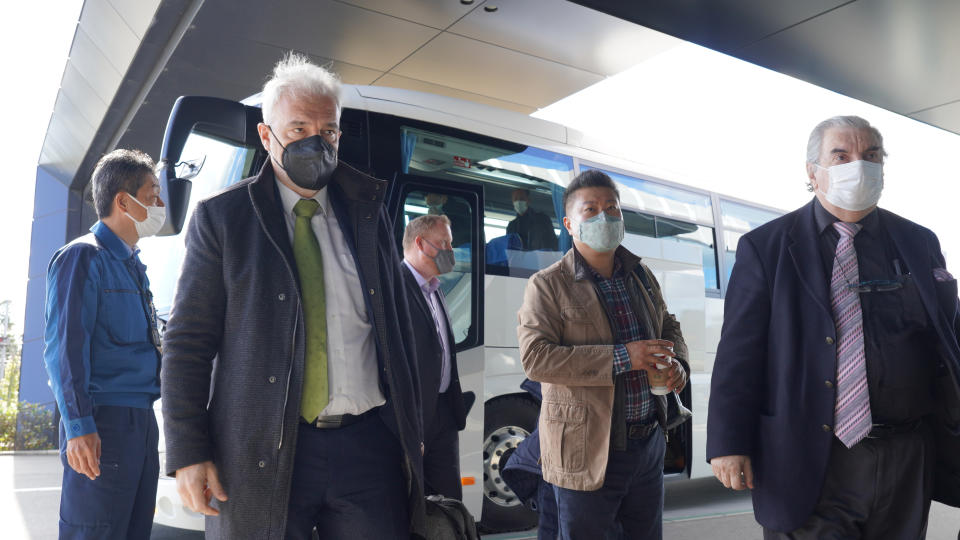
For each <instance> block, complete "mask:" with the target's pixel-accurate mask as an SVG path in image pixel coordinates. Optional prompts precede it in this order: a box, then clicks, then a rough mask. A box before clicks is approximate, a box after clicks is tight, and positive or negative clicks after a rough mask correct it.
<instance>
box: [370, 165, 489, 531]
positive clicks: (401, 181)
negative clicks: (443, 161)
mask: <svg viewBox="0 0 960 540" xmlns="http://www.w3.org/2000/svg"><path fill="white" fill-rule="evenodd" d="M388 205H389V206H388V208H389V211H390V215H391V217H392V219H393V222H394V227H395V238H396V241H397V249H398V251H400V253H401V255H402V252H403V247H402V245H401V240H402V238H403V231H404V229H405V228H406V226H407V224H408V223H410V221H412V220H414V219H416V218H417V217H420V216H423V215H427V214H434V215H445V216H447V218H448V219H450V230H451V233H452V234H453V242H452V244H453V253H454V257H455V260H456V264H455V265H454V268H453V270H452V271H451V272H448V273H446V274H443V275H441V276H440V283H441V285H440V289H441V290H442V291H443V294H444V297H445V298H446V303H447V309H448V315H449V317H450V327H451V330H452V331H453V336H454V340H455V341H456V352H457V371H458V373H459V376H460V385H461V387H462V388H463V391H464V395H465V399H467V401H468V403H467V405H468V406H469V405H471V404H472V406H471V407H470V410H469V414H468V415H467V425H466V429H464V430H463V431H462V432H460V474H461V478H462V480H461V481H462V483H463V497H464V503H465V504H466V505H467V508H468V509H469V510H470V512H471V513H472V514H473V515H474V516H478V517H479V516H480V512H481V504H482V496H483V495H482V491H481V490H482V485H483V471H482V461H483V459H482V456H481V450H482V442H483V441H482V437H483V403H482V396H483V374H484V360H483V318H482V317H481V314H482V313H483V287H482V285H483V267H484V250H483V249H482V247H483V245H484V244H483V236H482V235H483V228H482V226H481V223H482V221H481V219H482V215H483V213H482V209H483V187H482V186H479V185H476V184H467V183H459V182H452V181H449V180H447V179H437V178H427V177H423V176H414V175H408V174H400V175H398V176H397V177H396V178H395V179H394V182H393V183H392V185H391V189H390V195H389V198H388ZM478 397H479V398H480V401H481V403H479V404H476V403H473V401H475V400H476V399H477V398H478Z"/></svg>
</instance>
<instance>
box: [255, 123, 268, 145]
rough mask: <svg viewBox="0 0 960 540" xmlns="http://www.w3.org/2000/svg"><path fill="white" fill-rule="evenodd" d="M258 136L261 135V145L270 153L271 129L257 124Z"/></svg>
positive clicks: (262, 124)
mask: <svg viewBox="0 0 960 540" xmlns="http://www.w3.org/2000/svg"><path fill="white" fill-rule="evenodd" d="M257 134H258V135H260V144H262V145H263V148H264V149H265V150H266V151H267V152H269V151H270V127H269V126H267V125H266V124H264V123H263V122H260V123H259V124H257Z"/></svg>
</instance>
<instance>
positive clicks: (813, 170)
mask: <svg viewBox="0 0 960 540" xmlns="http://www.w3.org/2000/svg"><path fill="white" fill-rule="evenodd" d="M807 179H809V180H810V185H812V186H813V189H814V191H817V190H819V189H820V185H819V182H818V181H817V167H816V165H814V164H813V163H807Z"/></svg>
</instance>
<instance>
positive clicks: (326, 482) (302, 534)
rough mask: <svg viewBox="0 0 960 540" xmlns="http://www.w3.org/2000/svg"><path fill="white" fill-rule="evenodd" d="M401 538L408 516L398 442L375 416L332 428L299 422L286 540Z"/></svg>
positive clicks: (405, 535)
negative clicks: (314, 530) (313, 539)
mask: <svg viewBox="0 0 960 540" xmlns="http://www.w3.org/2000/svg"><path fill="white" fill-rule="evenodd" d="M314 527H316V528H317V532H318V533H319V536H320V538H322V539H328V538H329V539H340V538H347V539H351V540H397V539H403V540H407V539H409V538H410V533H409V529H410V515H409V510H408V509H407V491H406V480H405V478H404V474H403V465H402V458H401V450H400V443H399V442H398V441H397V438H396V437H394V435H393V434H392V433H391V432H390V430H389V429H387V426H385V425H384V423H383V421H382V420H380V415H378V414H373V415H370V416H368V417H366V418H364V419H362V420H361V421H359V422H357V423H356V424H351V425H349V426H344V427H341V428H335V429H317V428H315V427H311V426H308V425H301V426H300V431H299V434H298V435H297V455H296V457H295V459H294V467H293V485H292V486H291V488H290V505H289V507H288V514H287V533H286V537H287V539H288V540H290V539H295V540H309V539H310V538H312V536H311V531H312V530H313V528H314Z"/></svg>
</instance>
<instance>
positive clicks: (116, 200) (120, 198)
mask: <svg viewBox="0 0 960 540" xmlns="http://www.w3.org/2000/svg"><path fill="white" fill-rule="evenodd" d="M124 195H128V193H127V192H126V191H118V192H117V194H116V195H114V196H113V207H114V208H115V209H118V210H120V211H121V212H127V199H126V198H125V197H124ZM111 215H112V214H111Z"/></svg>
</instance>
